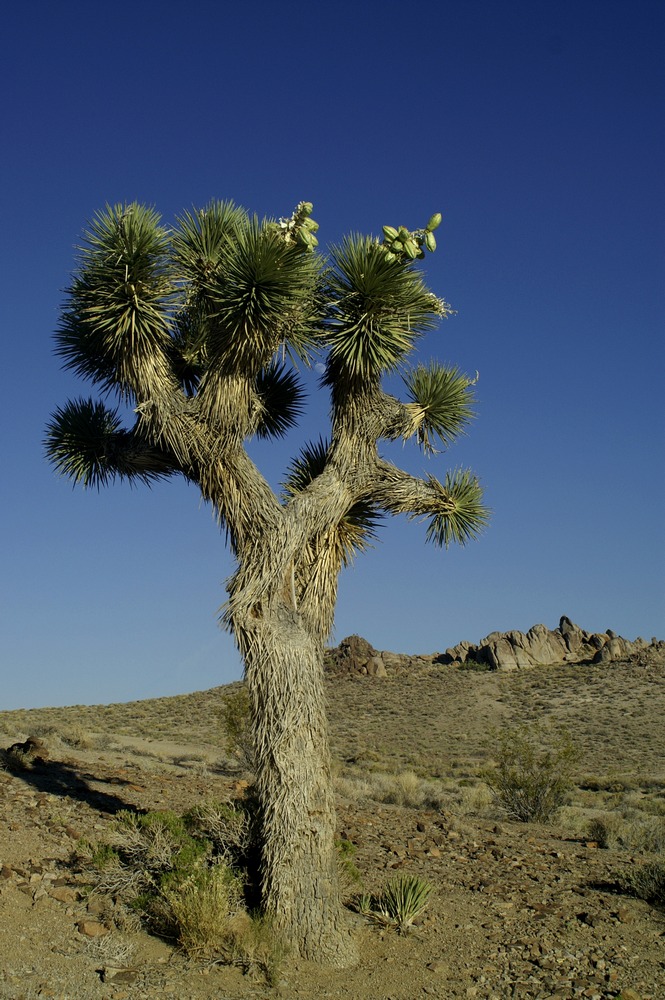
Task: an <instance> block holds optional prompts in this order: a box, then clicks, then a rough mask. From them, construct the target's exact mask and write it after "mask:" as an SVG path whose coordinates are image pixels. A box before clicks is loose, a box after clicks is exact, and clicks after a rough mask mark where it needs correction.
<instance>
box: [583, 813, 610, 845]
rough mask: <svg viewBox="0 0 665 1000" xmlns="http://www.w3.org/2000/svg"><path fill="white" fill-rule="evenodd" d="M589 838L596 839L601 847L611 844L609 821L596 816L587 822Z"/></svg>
mask: <svg viewBox="0 0 665 1000" xmlns="http://www.w3.org/2000/svg"><path fill="white" fill-rule="evenodd" d="M587 834H588V837H589V840H593V841H595V842H596V843H597V844H598V846H599V847H603V848H607V847H609V846H610V831H609V829H608V825H607V822H606V821H605V820H604V819H602V818H601V817H600V816H594V817H593V818H592V819H590V820H589V822H588V824H587Z"/></svg>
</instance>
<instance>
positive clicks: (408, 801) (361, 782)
mask: <svg viewBox="0 0 665 1000" xmlns="http://www.w3.org/2000/svg"><path fill="white" fill-rule="evenodd" d="M335 789H336V791H337V794H338V795H340V796H342V797H344V798H347V799H351V800H352V801H355V802H384V803H386V804H388V805H396V806H402V807H404V808H408V809H440V808H442V807H443V805H444V804H445V803H447V801H448V796H447V794H446V791H445V789H444V787H443V785H442V784H441V783H439V782H432V781H426V780H425V779H423V778H419V777H418V775H417V774H416V773H415V772H414V771H400V772H398V773H397V774H386V773H384V772H373V773H372V772H370V773H364V774H362V776H358V775H355V774H352V775H349V774H347V775H341V776H338V777H336V779H335Z"/></svg>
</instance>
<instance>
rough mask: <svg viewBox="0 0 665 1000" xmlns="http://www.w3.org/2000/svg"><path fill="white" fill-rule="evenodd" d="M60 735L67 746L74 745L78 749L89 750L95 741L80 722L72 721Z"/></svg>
mask: <svg viewBox="0 0 665 1000" xmlns="http://www.w3.org/2000/svg"><path fill="white" fill-rule="evenodd" d="M58 735H59V737H60V739H61V740H62V742H63V743H64V744H65V745H66V746H68V747H74V748H75V749H77V750H89V749H90V747H91V746H92V745H93V742H94V741H93V739H92V737H91V736H90V733H88V732H87V731H86V730H85V729H84V728H83V726H81V725H79V724H78V723H72V724H71V725H70V726H67V727H66V728H64V729H61V730H60V732H59V733H58Z"/></svg>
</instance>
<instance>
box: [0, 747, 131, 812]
mask: <svg viewBox="0 0 665 1000" xmlns="http://www.w3.org/2000/svg"><path fill="white" fill-rule="evenodd" d="M10 771H11V774H12V775H13V776H14V777H15V778H18V779H19V780H20V781H23V782H25V784H26V785H30V786H32V787H33V788H34V789H35V790H36V791H38V792H45V793H47V794H49V795H60V796H62V797H63V798H65V797H66V798H70V799H74V800H75V801H77V802H85V803H87V805H89V806H91V808H93V809H96V810H98V811H99V812H103V813H109V814H110V815H115V814H116V813H118V812H120V811H121V810H123V809H129V810H131V811H132V812H145V810H144V809H139V808H138V807H137V806H136V805H135V804H134V803H133V802H131V801H128V800H126V799H123V798H121V797H120V796H119V795H115V794H109V793H108V792H104V791H101V790H99V789H97V788H93V787H92V785H91V784H90V782H103V783H104V784H107V785H109V784H112V785H132V784H133V782H132V781H131V780H130V779H126V778H121V777H118V776H112V777H99V776H98V775H95V774H92V773H91V772H89V771H82V770H79V769H78V768H76V767H73V766H72V765H70V764H65V763H63V762H62V761H59V760H41V759H36V760H34V761H33V762H31V763H30V764H29V765H27V766H25V767H23V768H21V769H20V770H19V769H15V768H10Z"/></svg>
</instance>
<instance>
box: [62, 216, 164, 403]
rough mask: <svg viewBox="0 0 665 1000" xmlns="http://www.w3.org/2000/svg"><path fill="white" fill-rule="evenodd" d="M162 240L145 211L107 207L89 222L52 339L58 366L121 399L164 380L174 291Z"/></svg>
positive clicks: (156, 221)
mask: <svg viewBox="0 0 665 1000" xmlns="http://www.w3.org/2000/svg"><path fill="white" fill-rule="evenodd" d="M168 242H169V238H168V233H167V231H166V230H165V229H163V228H162V227H161V226H160V225H159V216H158V215H157V213H156V212H155V211H154V210H153V209H151V208H146V207H144V206H142V205H136V204H132V205H116V206H114V207H113V208H111V207H109V206H107V208H106V210H105V211H104V212H100V213H99V214H98V215H96V216H95V218H94V219H93V221H92V223H91V225H90V228H89V230H88V231H87V232H86V233H85V234H84V244H83V246H82V248H81V250H80V254H79V268H78V271H77V273H76V275H75V278H74V281H73V283H72V285H71V287H70V288H69V290H68V297H67V301H66V303H65V307H64V309H63V312H62V316H61V322H60V326H59V329H58V332H57V334H56V342H57V346H56V351H57V353H58V354H60V356H61V357H62V358H64V361H65V367H67V368H71V369H72V370H73V371H75V372H76V373H77V374H78V375H81V376H83V377H84V378H89V379H91V380H92V381H93V382H96V383H101V384H102V385H103V386H104V388H106V389H115V390H117V391H119V392H120V394H121V395H128V396H132V395H133V396H136V395H137V393H139V392H140V391H141V389H142V387H144V386H151V385H152V386H154V384H155V383H156V382H158V381H159V380H160V379H162V378H164V377H165V376H166V373H167V370H168V364H167V362H166V360H165V358H164V351H165V350H166V348H167V346H168V343H169V338H170V320H171V312H172V308H173V299H174V295H175V292H176V289H175V285H174V283H173V281H172V279H171V276H170V273H169V266H168V257H167V253H168Z"/></svg>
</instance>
